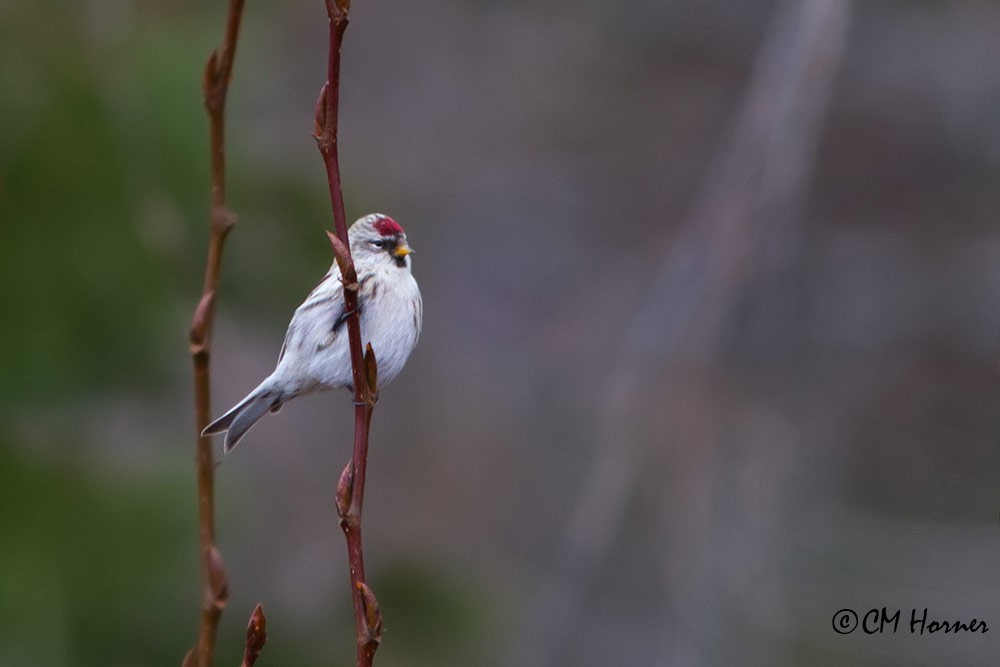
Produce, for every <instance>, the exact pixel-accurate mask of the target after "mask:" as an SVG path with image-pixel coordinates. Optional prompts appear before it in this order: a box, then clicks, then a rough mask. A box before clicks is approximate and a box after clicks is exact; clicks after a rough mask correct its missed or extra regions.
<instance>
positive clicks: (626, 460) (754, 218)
mask: <svg viewBox="0 0 1000 667" xmlns="http://www.w3.org/2000/svg"><path fill="white" fill-rule="evenodd" d="M852 4H853V3H852V2H851V1H850V0H804V1H799V0H786V1H785V2H782V3H780V4H779V5H778V7H777V9H776V10H775V13H774V17H773V18H772V24H771V25H772V27H771V29H770V31H769V33H768V36H767V38H766V39H765V42H764V44H763V45H762V47H761V49H760V51H759V53H758V55H757V57H756V61H755V65H754V73H753V76H752V78H751V81H750V84H749V86H748V88H747V90H746V93H745V95H744V98H743V102H742V104H741V107H740V109H739V111H738V114H737V117H736V119H735V122H734V128H733V130H732V132H731V134H730V136H729V138H728V140H727V141H725V142H723V143H722V145H721V146H720V148H719V152H718V154H717V157H716V160H715V162H714V164H713V166H712V167H711V168H710V169H709V172H708V173H707V175H706V178H705V182H704V184H703V188H702V191H701V192H700V193H699V196H698V197H697V199H696V201H695V202H694V204H693V206H692V208H691V211H690V212H689V214H688V216H687V218H686V220H685V221H684V223H683V225H682V226H681V230H680V232H679V236H678V238H677V239H676V240H675V241H674V243H673V245H672V247H671V249H670V251H669V252H668V253H667V254H666V257H665V260H664V262H663V264H662V266H661V267H660V269H659V271H658V272H656V273H655V274H654V275H653V278H652V280H651V281H650V289H649V290H648V294H647V296H646V298H645V300H644V301H643V302H642V303H641V305H640V308H639V309H638V311H637V312H636V313H635V315H634V316H633V318H632V321H631V323H630V324H629V325H628V326H627V327H626V328H625V329H624V331H625V334H624V336H623V337H622V339H621V341H620V343H619V348H618V352H617V354H615V355H614V356H613V358H614V359H615V360H616V364H615V367H614V368H613V370H612V372H611V375H610V378H609V380H608V382H607V385H606V387H607V394H606V400H605V402H604V405H605V408H604V410H603V415H602V422H603V423H602V428H601V430H600V433H599V435H598V443H597V446H596V448H595V451H594V453H593V455H592V458H591V462H590V469H589V471H588V473H587V477H586V481H585V483H584V484H583V486H582V488H581V491H580V494H579V496H578V498H577V501H576V505H575V507H574V509H573V512H572V515H571V516H570V518H569V521H568V522H567V525H566V528H565V533H564V535H563V538H562V545H561V551H562V553H561V555H560V558H559V562H558V565H557V566H556V567H554V568H553V569H552V572H551V574H550V576H548V577H546V578H545V583H544V585H543V586H541V587H540V590H539V592H538V596H537V601H536V602H535V605H534V613H533V614H532V615H531V617H530V618H529V619H528V621H527V623H526V629H525V631H524V632H523V633H522V634H521V636H520V637H519V640H518V641H519V643H518V645H516V646H515V654H514V657H513V659H511V660H510V664H514V665H519V666H524V665H532V666H534V665H546V664H551V663H552V662H554V657H553V656H554V655H555V654H556V652H557V651H558V650H560V648H562V647H563V642H564V641H565V636H566V634H567V631H568V629H569V628H570V627H571V625H572V624H573V623H574V622H576V620H577V618H578V615H579V614H580V611H581V609H584V608H585V606H584V604H583V602H582V600H583V596H584V594H585V592H586V590H587V588H588V587H589V586H591V585H592V580H593V579H594V577H595V575H596V573H597V572H598V568H599V566H600V565H601V564H602V562H603V561H605V560H606V559H607V558H608V557H609V555H611V554H614V553H615V552H616V550H618V549H621V548H623V545H624V540H625V538H624V536H623V533H622V529H623V525H624V524H625V519H626V512H627V510H628V507H629V502H630V501H631V498H632V494H633V493H635V485H636V480H637V478H638V477H639V475H640V474H641V470H642V466H643V464H644V463H645V462H646V461H645V457H647V456H648V453H647V452H644V451H642V448H643V447H644V446H646V444H645V443H646V441H644V439H643V438H642V437H641V434H640V432H639V431H638V430H637V429H636V425H639V424H642V423H643V418H642V416H641V411H642V410H643V409H645V408H644V404H643V403H642V402H641V397H643V396H645V395H647V394H649V393H651V391H652V388H653V387H663V386H665V387H667V388H668V389H669V388H670V387H671V384H672V385H673V386H681V385H683V391H681V392H678V394H680V395H690V394H695V393H696V392H700V395H698V394H696V397H695V399H694V400H696V401H704V398H703V394H704V392H705V390H704V389H701V388H698V386H697V384H696V383H695V382H692V381H691V380H692V378H699V377H701V378H705V377H711V375H712V374H713V372H714V370H715V369H717V367H718V366H719V363H720V362H719V358H720V357H721V356H723V353H724V349H725V347H724V343H725V340H724V336H725V333H726V331H727V329H728V327H727V324H728V323H729V322H730V321H731V319H732V317H733V316H734V313H735V311H736V308H737V305H738V304H739V303H740V301H741V299H743V298H745V292H746V291H747V289H748V288H747V285H748V284H750V283H751V282H752V280H753V279H754V278H755V277H756V276H757V275H758V274H760V273H761V272H763V271H765V270H766V269H768V268H769V265H768V261H767V260H768V259H769V257H770V256H772V254H773V247H774V246H775V245H777V244H780V243H783V242H785V241H786V240H787V237H788V236H790V235H792V234H793V233H795V231H796V226H797V225H800V224H801V210H802V206H803V203H804V201H805V198H806V195H807V194H808V186H809V184H810V178H811V176H812V172H813V168H814V156H815V150H816V145H817V142H818V141H819V138H820V136H821V133H822V131H823V128H824V125H823V116H824V112H825V111H826V107H827V105H828V102H829V97H830V94H831V91H832V88H833V85H834V82H835V77H836V74H837V72H838V69H839V66H840V63H841V57H842V53H843V47H844V44H845V42H846V39H847V36H848V29H849V27H850V15H851V9H852ZM668 365H669V367H670V371H671V372H670V373H669V375H671V376H672V379H671V380H670V381H669V382H670V383H668V384H664V380H663V377H664V376H665V374H664V368H665V367H667V366H668ZM661 391H662V389H661ZM680 414H681V411H680V410H677V409H675V408H672V418H673V420H674V422H677V423H679V422H680V421H681V419H682V417H680ZM659 446H662V444H660V445H659ZM686 446H688V447H691V445H690V444H687V445H686ZM695 449H698V448H695ZM692 460H693V461H695V463H689V464H687V468H686V469H685V470H684V476H685V477H686V478H687V479H688V481H689V482H690V483H691V485H692V486H693V487H697V488H698V489H700V490H701V493H707V491H708V490H710V489H711V488H712V482H711V480H710V479H707V478H708V472H709V466H710V465H711V463H712V460H713V453H712V452H711V451H710V450H709V451H705V450H704V449H701V451H700V454H699V456H698V457H692ZM678 465H680V464H678ZM692 480H693V481H692ZM679 495H685V499H686V500H687V501H688V502H687V503H686V504H684V505H683V506H682V509H680V510H677V512H678V515H680V516H681V519H679V521H680V522H687V523H688V525H690V524H693V523H694V522H695V521H697V520H698V519H699V518H700V516H701V513H700V511H699V509H700V508H701V507H703V506H705V505H706V504H707V503H706V502H704V501H703V500H702V498H700V497H693V494H691V493H688V494H683V493H682V492H680V493H679ZM665 504H668V503H665ZM669 506H670V507H671V508H673V507H674V505H673V504H669ZM696 528H697V529H703V526H696ZM702 532H704V531H703V530H702ZM696 533H697V531H696V530H695V529H694V528H692V529H690V530H688V531H687V532H686V533H685V536H686V535H691V534H696ZM676 542H677V544H676V545H675V544H674V543H671V548H672V549H673V551H672V554H671V555H672V556H673V557H674V559H676V554H677V553H683V550H688V552H689V553H692V554H694V555H693V556H690V557H688V558H687V559H686V560H684V559H682V560H684V562H683V564H682V565H674V566H673V569H674V570H676V571H678V572H682V574H681V575H678V577H677V579H678V580H681V579H684V580H685V583H686V585H687V586H688V587H689V588H691V589H694V588H697V587H698V586H702V587H703V588H704V580H705V577H704V576H703V574H702V572H703V571H704V569H703V567H702V568H701V569H699V566H700V565H701V564H702V563H704V562H705V561H706V560H707V555H706V551H707V549H706V548H705V547H704V546H703V545H702V544H699V543H697V542H696V541H695V540H690V539H688V540H686V543H684V544H681V542H685V540H682V539H678V540H676ZM692 562H695V563H696V565H694V566H692V565H691V563H692ZM692 582H693V583H692ZM699 593H700V595H701V596H702V598H707V597H708V595H707V594H706V593H705V591H704V590H699ZM671 594H672V596H673V597H674V598H677V599H681V600H683V602H684V603H685V604H684V605H683V606H684V610H685V614H686V615H687V617H688V619H689V623H690V625H691V626H692V627H697V628H705V627H708V626H706V625H705V624H703V623H702V622H701V621H702V617H703V616H704V613H703V612H702V611H701V610H700V608H699V605H703V604H704V603H702V602H699V601H698V600H693V596H691V595H685V594H684V592H677V591H671ZM678 606H680V605H678ZM696 639H698V640H701V642H702V643H706V642H708V641H710V639H706V637H705V636H702V637H697V638H696ZM666 662H667V663H669V664H673V663H672V662H671V661H670V660H667V661H666ZM673 662H677V661H676V660H674V661H673Z"/></svg>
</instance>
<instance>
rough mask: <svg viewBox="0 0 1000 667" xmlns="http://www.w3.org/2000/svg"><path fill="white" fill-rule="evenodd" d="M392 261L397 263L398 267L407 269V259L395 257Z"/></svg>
mask: <svg viewBox="0 0 1000 667" xmlns="http://www.w3.org/2000/svg"><path fill="white" fill-rule="evenodd" d="M392 261H394V262H396V266H398V267H399V268H401V269H405V268H406V257H393V258H392Z"/></svg>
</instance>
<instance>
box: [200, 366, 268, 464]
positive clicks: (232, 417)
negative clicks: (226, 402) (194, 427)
mask: <svg viewBox="0 0 1000 667" xmlns="http://www.w3.org/2000/svg"><path fill="white" fill-rule="evenodd" d="M265 385H266V383H265V384H261V386H259V387H257V388H256V389H254V390H253V391H252V392H250V394H249V395H248V396H247V397H246V398H244V399H243V400H242V401H240V402H239V403H237V404H236V406H235V407H234V408H233V409H232V410H230V411H229V412H227V413H226V414H224V415H222V416H221V417H219V418H218V419H216V420H215V421H214V422H212V423H211V424H209V425H208V426H206V427H205V430H204V431H202V432H201V434H202V435H215V434H217V433H225V434H226V441H225V444H224V445H223V451H224V452H226V453H228V452H229V450H230V449H232V448H233V447H235V446H236V445H238V444H239V442H240V440H242V439H243V436H244V435H246V434H247V431H249V430H250V429H251V428H253V425H254V424H256V423H257V422H258V421H260V418H261V417H263V416H264V415H266V414H267V413H268V411H273V412H277V411H278V409H279V408H281V403H282V401H283V400H284V397H283V396H282V395H280V394H278V393H276V392H274V391H273V390H270V389H268V388H266V386H265Z"/></svg>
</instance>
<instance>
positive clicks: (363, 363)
mask: <svg viewBox="0 0 1000 667" xmlns="http://www.w3.org/2000/svg"><path fill="white" fill-rule="evenodd" d="M349 10H350V0H326V11H327V17H328V19H329V22H330V51H329V60H328V69H327V81H326V84H325V85H324V86H323V89H322V91H321V92H320V96H319V101H318V102H317V104H316V128H315V137H316V143H317V144H318V146H319V151H320V154H321V155H322V156H323V163H324V165H325V166H326V175H327V180H328V183H329V188H330V202H331V204H332V205H333V220H334V227H335V229H336V237H335V238H331V242H332V243H333V247H334V253H335V254H336V257H337V264H338V266H339V267H340V273H341V276H342V277H343V283H344V307H345V309H346V311H347V312H349V313H351V315H350V316H349V317H348V318H347V335H348V341H349V344H350V350H351V370H352V377H353V382H354V405H355V409H354V449H353V454H352V456H351V462H350V463H349V464H348V468H347V469H345V470H344V473H343V474H341V476H340V482H339V483H338V485H337V513H338V515H339V516H340V527H341V529H342V530H343V531H344V537H345V538H346V540H347V557H348V563H349V565H350V576H351V596H352V600H353V603H354V624H355V629H356V631H357V656H358V658H357V664H358V665H359V667H362V666H368V665H371V664H372V659H373V657H374V655H375V650H376V649H377V648H378V644H379V641H380V640H381V630H382V618H381V614H380V612H379V609H378V602H377V601H376V600H375V595H374V594H373V593H372V591H371V589H370V588H369V587H368V584H367V583H365V559H364V549H363V547H362V542H361V510H362V506H363V504H364V492H365V471H366V469H367V463H368V431H369V427H370V425H371V418H372V410H373V409H374V407H375V386H376V385H375V382H374V380H375V375H376V372H377V370H376V363H375V355H374V353H373V352H372V350H371V346H369V347H368V354H366V355H363V354H362V346H361V323H360V320H359V319H358V308H357V305H358V294H357V289H358V287H357V283H358V278H357V273H356V271H355V270H354V260H353V259H352V257H351V250H350V242H349V240H348V236H347V217H346V215H345V214H344V194H343V191H342V188H341V182H340V162H339V158H338V155H337V118H338V117H337V114H338V107H339V102H340V49H341V45H342V44H343V41H344V31H345V30H346V29H347V23H348V16H347V15H348V11H349Z"/></svg>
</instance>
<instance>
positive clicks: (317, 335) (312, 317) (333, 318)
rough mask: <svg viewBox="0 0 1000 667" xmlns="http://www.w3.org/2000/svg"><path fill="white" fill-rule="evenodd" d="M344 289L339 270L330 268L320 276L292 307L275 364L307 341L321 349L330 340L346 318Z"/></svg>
mask: <svg viewBox="0 0 1000 667" xmlns="http://www.w3.org/2000/svg"><path fill="white" fill-rule="evenodd" d="M343 291H344V286H343V285H342V284H341V282H340V273H339V272H335V271H331V272H330V273H327V274H326V275H325V276H323V279H322V280H320V281H319V284H318V285H316V287H314V288H313V291H312V292H310V293H309V296H307V297H306V300H305V301H303V302H302V305H301V306H299V307H298V308H297V309H296V310H295V314H294V315H293V316H292V321H291V322H290V323H289V324H288V331H287V332H286V333H285V342H284V343H283V344H282V345H281V352H280V353H279V354H278V363H281V360H282V359H283V358H284V357H285V353H286V352H287V351H288V350H290V349H296V350H299V349H303V348H304V347H305V346H306V345H309V344H310V343H312V345H314V346H315V349H322V348H323V347H327V346H328V345H330V343H332V342H333V340H334V339H335V338H336V336H337V333H338V332H339V331H340V329H341V328H342V327H343V324H344V322H346V321H347V317H346V315H345V313H344V295H343Z"/></svg>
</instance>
